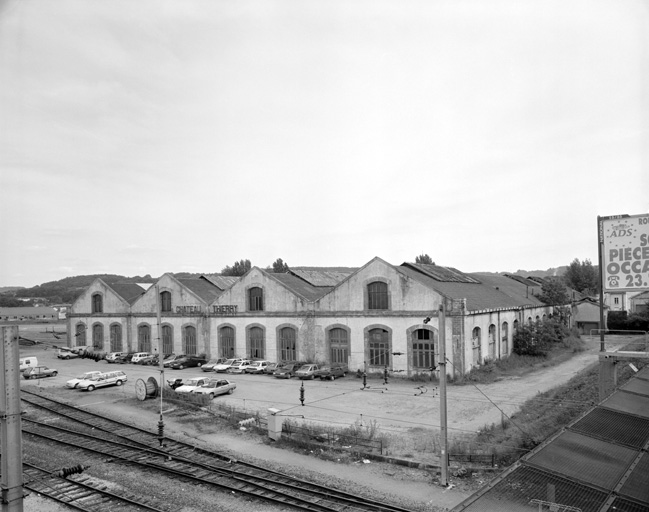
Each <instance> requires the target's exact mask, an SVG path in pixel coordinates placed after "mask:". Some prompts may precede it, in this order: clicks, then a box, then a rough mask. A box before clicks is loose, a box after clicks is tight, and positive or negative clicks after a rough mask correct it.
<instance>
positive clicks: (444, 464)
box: [439, 299, 448, 487]
mask: <svg viewBox="0 0 649 512" xmlns="http://www.w3.org/2000/svg"><path fill="white" fill-rule="evenodd" d="M439 400H440V407H439V411H440V445H441V446H440V451H441V456H440V463H441V464H440V465H441V469H442V474H441V479H440V483H441V484H442V485H443V486H444V487H446V486H447V485H448V452H447V450H448V433H447V429H446V421H447V420H446V311H445V304H444V300H443V299H442V304H441V305H440V307H439Z"/></svg>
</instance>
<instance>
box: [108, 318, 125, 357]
mask: <svg viewBox="0 0 649 512" xmlns="http://www.w3.org/2000/svg"><path fill="white" fill-rule="evenodd" d="M110 351H111V352H121V351H122V326H121V325H120V324H112V325H111V326H110Z"/></svg>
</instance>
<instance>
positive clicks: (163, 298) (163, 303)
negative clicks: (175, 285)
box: [160, 292, 171, 313]
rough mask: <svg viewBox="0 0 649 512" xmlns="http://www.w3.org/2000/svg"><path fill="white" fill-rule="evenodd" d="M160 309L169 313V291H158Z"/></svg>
mask: <svg viewBox="0 0 649 512" xmlns="http://www.w3.org/2000/svg"><path fill="white" fill-rule="evenodd" d="M160 310H161V311H162V312H163V313H171V292H160Z"/></svg>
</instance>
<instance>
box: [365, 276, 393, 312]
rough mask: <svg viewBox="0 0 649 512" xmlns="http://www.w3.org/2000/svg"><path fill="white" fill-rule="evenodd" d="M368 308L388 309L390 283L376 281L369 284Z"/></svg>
mask: <svg viewBox="0 0 649 512" xmlns="http://www.w3.org/2000/svg"><path fill="white" fill-rule="evenodd" d="M367 309H388V285H387V283H383V282H381V281H375V282H373V283H370V284H368V285H367Z"/></svg>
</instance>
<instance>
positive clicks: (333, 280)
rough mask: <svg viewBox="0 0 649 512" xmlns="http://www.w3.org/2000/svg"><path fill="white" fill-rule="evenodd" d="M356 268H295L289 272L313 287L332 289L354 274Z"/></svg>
mask: <svg viewBox="0 0 649 512" xmlns="http://www.w3.org/2000/svg"><path fill="white" fill-rule="evenodd" d="M357 270H358V269H357V268H344V267H343V268H341V267H296V268H292V269H290V270H289V273H290V274H293V275H295V276H297V277H299V278H300V279H303V280H304V281H306V282H307V283H310V284H311V285H313V286H318V287H320V286H322V287H329V288H331V287H334V286H336V285H337V284H338V283H340V282H341V281H343V280H345V279H346V278H347V277H349V276H350V275H352V274H353V273H354V272H356V271H357Z"/></svg>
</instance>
